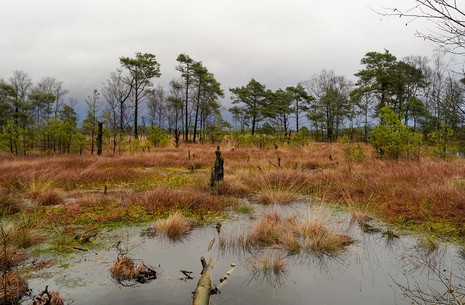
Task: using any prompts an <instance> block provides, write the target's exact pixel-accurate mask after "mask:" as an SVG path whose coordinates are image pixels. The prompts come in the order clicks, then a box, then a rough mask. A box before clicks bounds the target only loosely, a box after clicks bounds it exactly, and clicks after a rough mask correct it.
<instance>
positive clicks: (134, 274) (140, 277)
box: [110, 256, 156, 284]
mask: <svg viewBox="0 0 465 305" xmlns="http://www.w3.org/2000/svg"><path fill="white" fill-rule="evenodd" d="M110 273H111V275H112V277H113V279H114V280H115V281H116V282H118V283H120V284H121V283H122V282H124V281H137V282H141V283H144V282H147V281H149V280H152V279H155V278H156V272H155V271H154V270H153V268H151V267H148V266H146V265H144V263H142V265H136V264H134V261H133V260H132V259H131V258H130V257H128V256H121V257H118V259H117V260H116V261H115V262H114V263H113V265H112V266H111V268H110Z"/></svg>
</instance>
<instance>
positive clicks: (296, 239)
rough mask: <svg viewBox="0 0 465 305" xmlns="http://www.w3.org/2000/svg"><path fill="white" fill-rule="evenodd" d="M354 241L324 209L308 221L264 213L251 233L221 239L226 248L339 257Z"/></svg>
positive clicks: (293, 216)
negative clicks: (260, 249) (336, 225)
mask: <svg viewBox="0 0 465 305" xmlns="http://www.w3.org/2000/svg"><path fill="white" fill-rule="evenodd" d="M352 242H354V240H353V239H352V238H350V237H349V236H347V235H344V234H341V233H338V232H337V231H336V230H335V229H333V228H332V225H331V213H330V212H328V211H326V210H323V209H319V210H318V211H316V212H312V213H309V215H308V217H307V218H305V219H303V218H302V217H298V216H297V215H291V216H288V217H286V216H283V215H281V214H280V213H278V212H271V213H262V215H260V216H259V217H258V218H257V219H256V220H255V223H254V224H253V226H252V227H251V228H250V229H249V230H248V231H246V232H241V233H238V234H236V235H233V236H226V235H224V234H220V237H219V245H220V248H223V249H224V248H228V247H238V246H239V247H242V248H246V249H250V248H275V249H282V250H285V251H287V252H288V253H290V254H297V253H300V252H304V253H314V254H337V253H339V252H341V251H343V250H344V249H345V248H346V246H348V245H349V244H351V243H352Z"/></svg>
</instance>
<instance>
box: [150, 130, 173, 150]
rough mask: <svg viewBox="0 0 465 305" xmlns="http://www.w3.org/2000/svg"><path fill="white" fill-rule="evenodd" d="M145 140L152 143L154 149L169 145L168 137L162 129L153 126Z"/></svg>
mask: <svg viewBox="0 0 465 305" xmlns="http://www.w3.org/2000/svg"><path fill="white" fill-rule="evenodd" d="M147 140H148V141H149V142H150V143H152V145H153V146H154V147H165V146H168V145H170V138H169V136H168V135H167V134H166V132H165V131H164V130H163V129H161V128H158V127H156V126H153V127H152V128H151V129H150V131H149V134H148V136H147Z"/></svg>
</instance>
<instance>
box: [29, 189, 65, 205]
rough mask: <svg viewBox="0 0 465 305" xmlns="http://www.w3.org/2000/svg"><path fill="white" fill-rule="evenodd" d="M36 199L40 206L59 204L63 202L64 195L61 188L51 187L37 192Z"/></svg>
mask: <svg viewBox="0 0 465 305" xmlns="http://www.w3.org/2000/svg"><path fill="white" fill-rule="evenodd" d="M36 200H37V203H38V204H39V205H41V206H51V205H59V204H63V203H64V201H65V195H64V193H63V192H62V191H61V190H59V189H55V188H52V189H48V190H44V191H43V192H41V193H39V194H37V195H36Z"/></svg>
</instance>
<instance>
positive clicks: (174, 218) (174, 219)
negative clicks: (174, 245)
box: [150, 213, 192, 241]
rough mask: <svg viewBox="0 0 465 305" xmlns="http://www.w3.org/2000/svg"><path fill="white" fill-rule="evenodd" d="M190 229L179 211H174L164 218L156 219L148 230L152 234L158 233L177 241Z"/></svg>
mask: <svg viewBox="0 0 465 305" xmlns="http://www.w3.org/2000/svg"><path fill="white" fill-rule="evenodd" d="M191 229H192V228H191V226H190V224H189V222H188V221H187V220H186V219H185V218H184V217H183V216H182V215H181V214H180V213H174V214H171V215H170V216H169V217H168V218H166V219H160V220H158V221H157V222H156V223H155V225H154V226H153V228H151V230H150V231H151V233H152V234H159V235H162V236H166V237H167V238H168V239H170V240H172V241H177V240H180V239H181V238H182V237H183V236H185V235H186V234H187V233H188V232H189V231H190V230H191Z"/></svg>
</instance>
